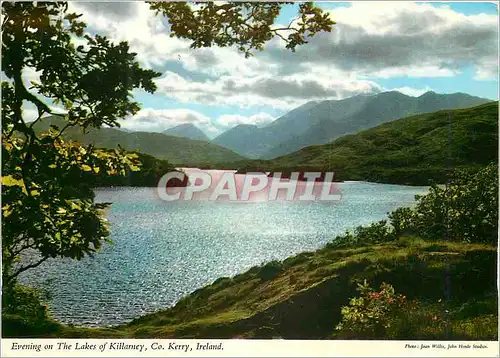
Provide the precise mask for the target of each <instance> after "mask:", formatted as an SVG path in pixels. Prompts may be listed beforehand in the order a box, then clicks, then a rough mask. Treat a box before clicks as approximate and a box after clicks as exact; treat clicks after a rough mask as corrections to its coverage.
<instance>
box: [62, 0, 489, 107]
mask: <svg viewBox="0 0 500 358" xmlns="http://www.w3.org/2000/svg"><path fill="white" fill-rule="evenodd" d="M123 5H124V4H123V3H119V4H118V3H109V4H103V3H97V4H96V3H93V4H92V5H88V4H85V3H74V2H71V3H70V6H71V8H72V9H75V10H79V11H81V12H83V13H84V16H83V20H84V21H86V22H87V23H88V25H89V30H90V31H92V32H96V33H100V34H104V35H107V36H108V37H110V38H111V39H113V40H115V41H121V40H125V41H128V42H129V44H130V47H131V50H132V51H134V52H136V53H138V59H139V61H140V62H141V64H142V65H143V66H145V67H150V68H155V69H156V70H159V71H161V72H162V73H163V76H162V77H161V78H159V79H157V80H156V82H157V84H158V92H157V94H156V96H164V97H166V98H170V99H174V100H177V101H179V102H182V103H186V104H188V103H197V104H203V105H210V106H221V105H222V106H223V105H232V106H234V105H237V106H240V107H242V108H249V107H261V106H269V107H272V108H275V109H280V110H289V109H292V108H294V107H296V106H299V105H301V104H303V103H305V102H307V101H310V100H322V99H341V98H345V97H349V96H353V95H356V94H367V93H375V92H379V91H381V90H382V88H381V86H379V85H378V84H377V83H376V79H377V78H394V77H407V78H426V77H428V78H430V77H450V78H451V77H453V76H455V75H457V74H460V73H461V72H462V71H463V70H464V68H473V69H474V71H475V79H477V80H491V79H496V78H497V76H498V62H497V53H498V43H497V40H498V28H497V20H498V16H496V15H487V14H479V15H464V14H461V13H457V12H455V11H454V10H452V9H450V8H449V7H447V6H440V7H436V6H432V5H430V4H425V3H409V2H353V3H352V4H351V5H350V6H349V7H340V8H335V9H333V10H329V12H330V13H331V17H332V18H333V19H334V20H335V21H336V22H337V24H336V25H335V26H334V29H333V31H332V32H331V33H322V34H318V35H317V36H316V37H314V38H312V39H311V40H310V42H309V43H308V44H307V45H305V46H301V47H299V48H298V49H297V51H296V52H295V53H292V52H290V51H289V50H286V49H285V48H284V43H283V41H282V40H281V39H278V38H275V39H273V40H272V41H270V42H269V43H268V44H267V45H266V47H265V50H264V51H262V52H256V53H255V56H253V57H251V58H249V59H245V58H244V56H243V55H242V54H241V53H238V51H237V50H236V49H234V48H217V47H213V48H201V49H194V50H193V49H191V48H190V42H189V41H186V40H181V39H177V38H171V37H170V36H169V30H170V25H169V24H168V21H167V20H166V19H165V18H163V17H161V16H157V15H155V13H154V12H153V11H151V10H149V5H148V4H146V3H142V2H129V3H126V7H124V8H120V6H123ZM417 91H418V90H417Z"/></svg>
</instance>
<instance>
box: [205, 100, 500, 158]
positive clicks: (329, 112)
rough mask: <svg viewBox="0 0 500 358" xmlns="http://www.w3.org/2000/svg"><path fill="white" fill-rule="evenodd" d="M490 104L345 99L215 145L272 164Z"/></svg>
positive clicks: (231, 134) (306, 108) (238, 132)
mask: <svg viewBox="0 0 500 358" xmlns="http://www.w3.org/2000/svg"><path fill="white" fill-rule="evenodd" d="M487 102H491V100H490V99H486V98H480V97H475V96H471V95H468V94H465V93H460V92H458V93H452V94H438V93H436V92H433V91H428V92H426V93H424V94H422V95H421V96H419V97H412V96H408V95H405V94H403V93H401V92H398V91H388V92H381V93H377V94H373V95H363V94H361V95H356V96H353V97H348V98H345V99H342V100H324V101H310V102H307V103H305V104H303V105H301V106H299V107H297V108H295V109H293V110H291V111H290V112H288V113H286V114H284V115H283V116H280V117H279V118H277V119H276V120H275V121H273V122H271V123H269V124H267V125H266V126H264V127H256V126H255V127H252V129H251V130H249V129H248V127H240V126H236V127H233V128H231V129H229V130H228V131H226V132H224V133H222V134H221V135H219V136H218V137H216V138H215V139H214V140H213V142H214V143H216V144H218V145H221V146H223V147H225V148H229V149H232V150H234V151H235V152H237V153H238V154H240V155H242V156H246V157H249V158H253V159H259V158H261V159H272V158H276V157H279V156H283V155H286V154H290V153H293V152H295V151H297V150H299V149H300V148H303V147H306V146H309V145H316V144H324V143H328V142H330V141H331V140H334V139H335V138H338V137H340V136H342V135H345V134H350V133H355V132H357V131H359V130H363V129H367V128H372V127H375V126H377V125H379V124H381V123H384V122H387V121H391V120H395V119H398V118H402V117H408V116H411V115H416V114H422V113H430V112H435V111H438V110H441V109H456V108H467V107H472V106H475V105H480V104H484V103H487Z"/></svg>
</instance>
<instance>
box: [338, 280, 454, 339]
mask: <svg viewBox="0 0 500 358" xmlns="http://www.w3.org/2000/svg"><path fill="white" fill-rule="evenodd" d="M358 291H359V292H360V294H361V296H360V297H355V298H352V299H351V300H350V301H349V305H348V306H344V307H342V309H341V315H342V320H341V322H340V323H339V324H338V325H337V326H336V331H337V334H338V336H339V337H340V338H355V339H423V338H431V337H432V336H433V335H436V334H441V335H442V334H443V333H444V332H445V329H444V324H445V323H444V321H443V319H442V316H443V315H442V314H441V313H440V312H439V310H438V309H436V308H435V307H433V306H426V307H424V306H423V305H421V303H420V302H418V301H415V300H413V301H409V300H407V298H406V296H403V295H402V294H396V292H395V290H394V288H393V287H392V286H391V285H389V284H386V283H382V284H381V285H380V289H379V291H375V290H373V289H372V288H371V287H370V286H369V285H368V283H367V282H366V280H365V281H364V283H363V284H359V285H358Z"/></svg>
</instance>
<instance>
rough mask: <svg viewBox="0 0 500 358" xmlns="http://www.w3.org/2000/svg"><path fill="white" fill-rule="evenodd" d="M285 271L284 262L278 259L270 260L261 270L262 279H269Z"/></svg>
mask: <svg viewBox="0 0 500 358" xmlns="http://www.w3.org/2000/svg"><path fill="white" fill-rule="evenodd" d="M282 272H283V263H281V262H280V261H277V260H273V261H271V262H268V263H267V264H265V265H264V266H262V268H261V269H260V271H259V277H260V279H261V280H262V281H269V280H272V279H273V278H275V277H277V276H278V275H279V274H280V273H282Z"/></svg>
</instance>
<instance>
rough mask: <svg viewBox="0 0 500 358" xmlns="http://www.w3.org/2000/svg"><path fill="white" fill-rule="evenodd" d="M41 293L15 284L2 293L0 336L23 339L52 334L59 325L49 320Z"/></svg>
mask: <svg viewBox="0 0 500 358" xmlns="http://www.w3.org/2000/svg"><path fill="white" fill-rule="evenodd" d="M41 298H42V292H41V291H40V290H38V289H35V288H31V287H27V286H22V285H19V284H16V285H14V286H12V287H9V288H4V290H3V292H2V335H3V336H4V337H25V336H32V335H38V334H42V333H43V334H47V333H53V332H56V331H57V330H59V329H60V325H59V324H58V323H56V322H55V321H53V320H52V319H51V318H50V315H49V312H48V308H47V306H46V305H44V304H42V303H41Z"/></svg>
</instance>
